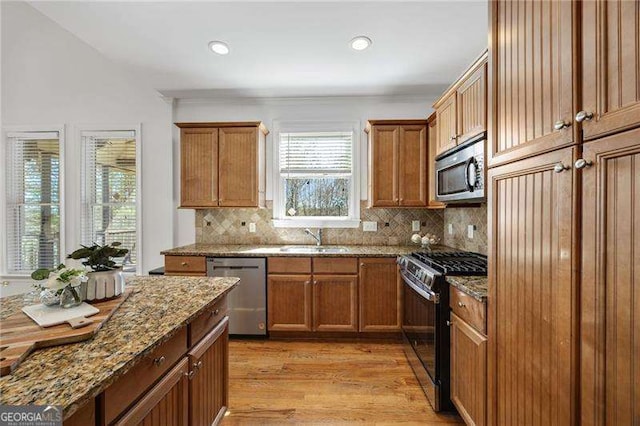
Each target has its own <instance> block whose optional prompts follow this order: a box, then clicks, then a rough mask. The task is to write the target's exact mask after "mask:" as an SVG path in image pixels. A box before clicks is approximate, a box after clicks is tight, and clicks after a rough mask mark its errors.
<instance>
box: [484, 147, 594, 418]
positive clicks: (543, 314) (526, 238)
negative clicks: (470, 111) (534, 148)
mask: <svg viewBox="0 0 640 426" xmlns="http://www.w3.org/2000/svg"><path fill="white" fill-rule="evenodd" d="M572 164H573V149H572V148H564V149H560V150H557V151H553V152H550V153H547V154H543V155H539V156H537V157H534V158H530V159H526V160H521V161H518V162H515V163H511V164H508V165H504V166H500V167H496V168H493V169H489V173H488V184H489V185H488V189H489V196H488V200H489V202H488V210H489V218H490V220H489V235H490V238H489V251H488V255H489V276H488V280H489V281H488V283H489V295H488V300H489V305H488V317H487V319H488V321H487V323H488V333H487V335H488V336H489V345H488V348H489V352H488V357H487V359H488V362H487V368H488V380H489V384H488V400H489V404H488V408H487V416H488V423H489V424H490V425H516V424H517V425H528V424H544V425H547V424H548V425H556V424H557V425H571V424H577V423H578V422H577V408H578V395H577V392H576V391H577V383H578V375H577V373H578V368H577V367H578V365H577V354H578V350H579V348H578V303H577V302H578V301H577V295H578V291H577V290H578V289H577V276H576V272H575V271H576V267H575V262H574V260H575V256H576V251H577V239H576V232H575V224H576V220H577V219H576V215H575V209H574V206H575V204H576V200H577V198H576V193H575V190H574V188H575V187H576V182H575V176H576V172H575V169H573V168H571V166H572ZM560 166H562V167H560ZM589 232H592V231H591V230H590V231H589Z"/></svg>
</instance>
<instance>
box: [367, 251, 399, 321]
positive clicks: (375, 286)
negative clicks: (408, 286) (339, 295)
mask: <svg viewBox="0 0 640 426" xmlns="http://www.w3.org/2000/svg"><path fill="white" fill-rule="evenodd" d="M401 285H402V282H401V281H400V279H399V276H398V267H397V264H396V258H395V257H379V258H361V259H360V281H359V289H360V291H359V293H360V294H359V307H360V331H378V332H394V331H399V330H400V327H401V325H402V324H401V319H400V315H401V300H402V299H401V288H402V287H401Z"/></svg>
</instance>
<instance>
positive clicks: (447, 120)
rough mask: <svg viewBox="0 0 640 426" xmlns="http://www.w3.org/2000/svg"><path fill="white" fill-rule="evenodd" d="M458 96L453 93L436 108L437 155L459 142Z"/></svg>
mask: <svg viewBox="0 0 640 426" xmlns="http://www.w3.org/2000/svg"><path fill="white" fill-rule="evenodd" d="M456 116H457V112H456V94H455V93H453V94H451V95H449V97H448V98H447V99H446V100H445V101H444V102H443V103H442V104H441V105H439V106H438V108H436V123H437V124H436V126H437V129H438V131H437V138H436V141H437V144H436V155H439V154H442V153H443V152H445V151H447V150H449V149H451V148H454V147H455V146H456V142H457V136H458V133H457V126H456Z"/></svg>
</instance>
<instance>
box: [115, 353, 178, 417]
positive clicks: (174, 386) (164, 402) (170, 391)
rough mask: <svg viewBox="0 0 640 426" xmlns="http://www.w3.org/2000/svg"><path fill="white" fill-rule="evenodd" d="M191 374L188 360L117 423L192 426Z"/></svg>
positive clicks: (174, 369) (168, 374)
mask: <svg viewBox="0 0 640 426" xmlns="http://www.w3.org/2000/svg"><path fill="white" fill-rule="evenodd" d="M188 371H189V362H188V359H187V358H186V357H185V358H183V359H182V361H180V362H179V363H178V365H176V366H175V367H174V368H173V370H171V371H170V372H169V373H167V375H166V376H164V378H163V379H162V380H160V382H158V384H157V385H155V386H154V387H153V388H152V389H151V390H150V391H149V392H147V393H146V394H145V395H144V396H143V397H142V399H141V400H140V401H139V402H138V403H137V404H136V405H134V406H133V407H132V408H131V409H130V410H129V411H127V413H126V414H125V415H124V416H123V417H122V418H121V419H120V420H119V421H117V422H116V423H114V424H115V425H118V426H130V425H144V426H163V425H186V424H188V421H189V387H188V384H187V382H188V380H187V376H188Z"/></svg>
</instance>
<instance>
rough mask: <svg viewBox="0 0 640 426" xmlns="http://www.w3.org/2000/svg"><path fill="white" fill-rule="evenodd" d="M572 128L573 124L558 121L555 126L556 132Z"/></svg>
mask: <svg viewBox="0 0 640 426" xmlns="http://www.w3.org/2000/svg"><path fill="white" fill-rule="evenodd" d="M570 126H571V123H567V122H565V121H564V120H558V121H556V122H555V124H554V125H553V128H554V129H556V130H562V129H566V128H567V127H570Z"/></svg>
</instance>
